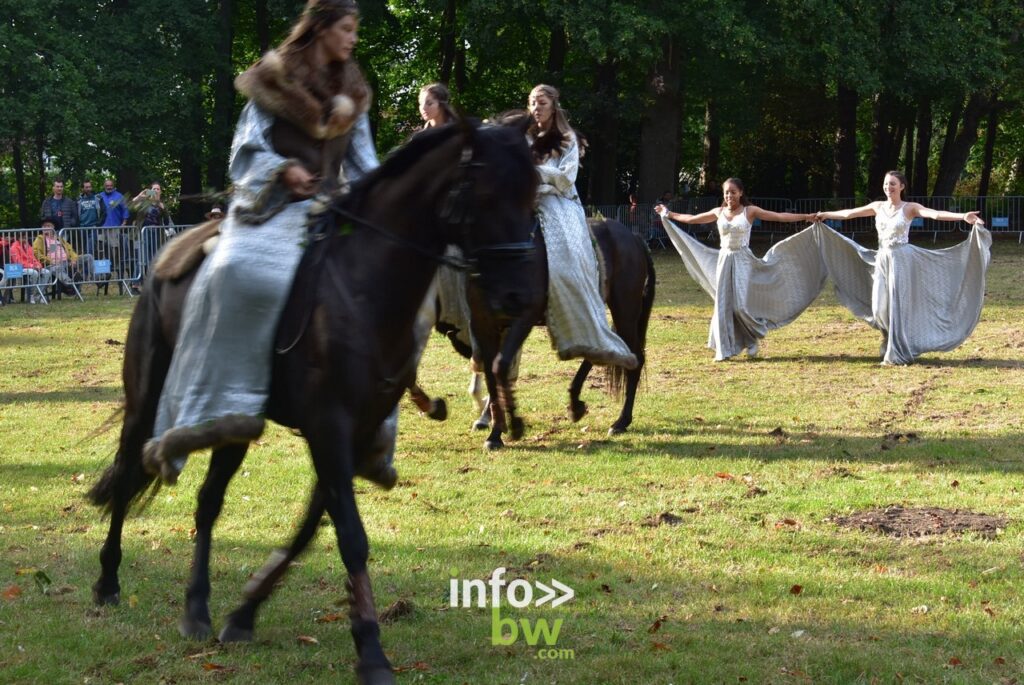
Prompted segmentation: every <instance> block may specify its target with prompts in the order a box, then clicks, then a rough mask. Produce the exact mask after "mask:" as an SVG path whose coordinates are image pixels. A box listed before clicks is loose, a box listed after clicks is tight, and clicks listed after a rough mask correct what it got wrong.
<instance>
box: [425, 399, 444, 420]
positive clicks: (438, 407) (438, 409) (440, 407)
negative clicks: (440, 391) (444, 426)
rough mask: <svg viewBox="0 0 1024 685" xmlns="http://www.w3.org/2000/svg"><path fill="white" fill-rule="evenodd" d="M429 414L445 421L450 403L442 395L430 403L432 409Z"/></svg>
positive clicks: (433, 417) (435, 418)
mask: <svg viewBox="0 0 1024 685" xmlns="http://www.w3.org/2000/svg"><path fill="white" fill-rule="evenodd" d="M427 416H429V417H430V418H432V419H434V420H435V421H444V420H445V419H447V418H448V404H447V403H446V402H445V401H444V400H443V399H441V398H440V397H439V398H437V399H436V400H433V401H432V402H431V403H430V411H429V412H428V413H427Z"/></svg>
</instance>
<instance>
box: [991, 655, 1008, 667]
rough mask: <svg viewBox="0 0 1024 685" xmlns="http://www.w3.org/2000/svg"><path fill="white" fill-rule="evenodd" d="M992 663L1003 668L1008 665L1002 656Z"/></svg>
mask: <svg viewBox="0 0 1024 685" xmlns="http://www.w3.org/2000/svg"><path fill="white" fill-rule="evenodd" d="M992 663H994V664H995V665H996V666H1002V665H1004V664H1005V663H1006V659H1004V658H1003V657H1001V656H997V657H996V658H995V659H993V660H992Z"/></svg>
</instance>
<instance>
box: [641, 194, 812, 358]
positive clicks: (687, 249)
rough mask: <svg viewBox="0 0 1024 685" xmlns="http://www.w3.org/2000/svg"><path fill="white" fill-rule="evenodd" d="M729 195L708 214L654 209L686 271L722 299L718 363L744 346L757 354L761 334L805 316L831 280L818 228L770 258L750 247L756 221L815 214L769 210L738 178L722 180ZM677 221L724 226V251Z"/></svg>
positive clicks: (717, 313) (715, 322)
mask: <svg viewBox="0 0 1024 685" xmlns="http://www.w3.org/2000/svg"><path fill="white" fill-rule="evenodd" d="M722 195H723V198H724V200H723V202H722V206H721V207H716V208H715V209H712V210H710V211H707V212H704V213H702V214H696V215H690V214H679V213H676V212H670V211H669V210H668V208H667V207H665V206H664V205H661V204H659V205H657V206H656V207H655V208H654V211H655V212H657V213H658V214H660V215H661V221H662V224H663V225H664V226H665V231H666V232H667V233H668V237H669V239H670V240H671V241H672V245H674V246H675V248H676V251H677V252H679V256H680V257H682V259H683V264H685V265H686V270H687V271H689V272H690V275H691V276H692V277H693V278H694V280H696V281H697V283H698V284H700V286H701V288H703V289H704V291H705V292H706V293H707V294H708V295H710V296H711V297H712V299H713V300H714V303H715V304H714V307H715V310H714V314H713V315H712V317H711V327H710V333H709V334H708V347H710V348H711V349H713V350H714V351H715V361H723V360H725V359H728V358H730V357H734V356H736V355H738V354H739V353H741V352H743V351H744V350H746V351H747V354H748V355H749V356H751V357H753V356H755V355H757V353H758V351H759V349H760V344H759V341H760V340H761V338H763V337H764V336H765V335H766V334H767V333H768V331H770V330H772V329H775V328H780V327H782V326H784V325H786V324H787V323H789V322H790V321H792V320H793V319H795V318H796V317H797V316H799V315H800V313H801V312H803V311H804V310H805V309H806V308H807V307H808V306H809V305H810V304H811V302H813V301H814V299H815V298H816V297H817V296H818V294H819V293H820V292H821V289H822V287H824V284H825V277H826V272H825V267H824V265H823V264H822V262H821V258H820V256H819V254H818V247H817V242H816V241H815V238H814V233H813V231H811V230H803V231H801V232H799V233H797V234H796V235H793V236H790V237H789V238H786V239H785V240H783V241H782V242H780V243H778V244H776V245H775V246H773V247H772V248H771V249H770V250H768V253H767V254H765V256H764V258H763V259H758V258H757V257H755V256H754V253H753V252H751V251H750V230H751V228H752V227H753V222H754V221H755V220H757V219H761V220H762V221H780V222H792V221H808V222H809V221H811V220H813V218H814V215H813V214H791V213H789V212H781V213H780V212H769V211H768V210H766V209H761V208H760V207H758V206H756V205H752V204H749V202H748V201H747V197H746V195H745V194H744V191H743V182H742V181H740V180H739V179H738V178H730V179H729V180H727V181H726V182H725V183H723V184H722ZM672 221H678V222H680V223H684V224H709V223H712V222H715V223H717V225H718V235H719V237H720V238H721V249H720V250H715V249H713V248H710V247H707V246H706V245H704V244H703V243H701V242H700V241H698V240H696V239H695V238H693V237H692V236H690V234H688V233H687V232H685V231H683V230H681V229H679V228H678V227H677V226H675V225H674V224H672Z"/></svg>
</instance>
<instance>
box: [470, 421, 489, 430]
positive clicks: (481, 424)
mask: <svg viewBox="0 0 1024 685" xmlns="http://www.w3.org/2000/svg"><path fill="white" fill-rule="evenodd" d="M490 429H491V424H490V423H488V422H487V421H484V420H483V419H477V420H476V421H474V422H473V430H475V431H486V430H490Z"/></svg>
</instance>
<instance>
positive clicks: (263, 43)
mask: <svg viewBox="0 0 1024 685" xmlns="http://www.w3.org/2000/svg"><path fill="white" fill-rule="evenodd" d="M256 42H257V43H258V44H259V47H260V54H261V55H262V54H264V53H266V52H267V50H269V49H270V23H269V15H268V13H267V0H256Z"/></svg>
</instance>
